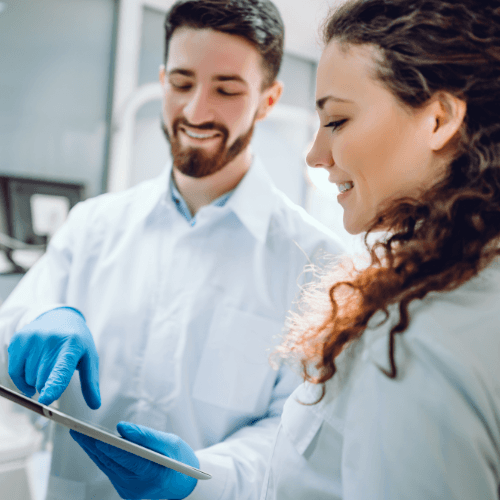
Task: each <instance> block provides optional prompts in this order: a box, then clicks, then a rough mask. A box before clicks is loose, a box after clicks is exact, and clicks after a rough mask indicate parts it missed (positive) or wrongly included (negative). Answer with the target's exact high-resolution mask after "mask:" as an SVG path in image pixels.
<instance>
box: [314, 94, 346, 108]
mask: <svg viewBox="0 0 500 500" xmlns="http://www.w3.org/2000/svg"><path fill="white" fill-rule="evenodd" d="M328 101H335V102H348V103H352V102H353V101H350V100H349V99H341V98H340V97H335V96H333V95H327V96H326V97H322V98H321V99H318V100H317V101H316V108H317V109H320V110H321V109H323V108H324V107H325V104H326V103H327V102H328Z"/></svg>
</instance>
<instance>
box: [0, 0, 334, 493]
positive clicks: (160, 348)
mask: <svg viewBox="0 0 500 500" xmlns="http://www.w3.org/2000/svg"><path fill="white" fill-rule="evenodd" d="M165 31H166V50H165V67H164V68H163V67H162V68H161V70H160V81H161V84H162V86H163V90H164V97H163V121H164V125H163V126H164V131H165V135H166V137H167V139H168V140H169V141H170V145H171V152H172V157H173V166H172V167H171V168H168V169H167V170H166V171H165V172H164V174H163V175H162V176H161V177H159V178H157V179H154V180H152V181H147V182H145V183H142V184H141V185H139V186H137V187H134V188H132V189H130V190H128V191H126V192H123V193H117V194H106V195H102V196H99V197H97V198H94V199H90V200H87V201H85V202H83V203H80V204H79V205H77V206H76V207H75V208H74V209H73V210H72V212H71V213H70V216H69V218H68V221H67V222H66V224H65V225H64V226H63V227H62V228H61V230H60V231H59V233H58V234H56V235H55V236H54V238H53V239H52V241H51V243H50V245H49V248H48V250H47V253H46V254H45V255H44V257H42V259H41V260H40V261H39V262H38V263H37V264H36V265H35V266H34V267H33V268H32V269H31V270H30V272H29V273H28V274H27V275H26V276H25V278H24V279H23V280H22V281H21V283H20V284H19V286H18V287H17V289H16V290H15V291H14V292H13V293H12V294H11V296H10V297H9V299H8V300H7V301H6V303H5V304H4V306H3V307H2V310H1V313H0V332H1V334H2V335H3V338H4V344H5V345H9V347H8V353H9V360H8V361H9V374H10V376H11V378H12V380H13V381H14V382H15V384H16V385H17V387H18V388H19V389H20V390H22V391H23V392H25V393H26V394H28V395H30V396H32V395H34V394H35V392H36V391H38V392H39V393H40V398H39V400H40V401H42V402H43V403H45V404H50V403H52V402H53V401H55V400H58V401H59V407H60V409H61V410H63V411H65V412H68V413H71V414H73V415H75V416H77V417H79V418H82V419H85V420H90V421H92V422H94V423H96V424H99V425H101V426H104V427H107V428H110V429H113V428H114V427H115V426H116V425H117V423H118V422H120V421H127V422H132V423H134V424H139V425H140V426H142V427H136V426H131V425H129V424H120V426H119V431H120V433H121V434H122V435H123V436H124V437H126V438H127V439H130V440H132V441H136V442H140V443H141V444H144V445H146V446H149V447H151V448H154V449H157V450H158V451H160V452H162V453H165V454H170V455H171V456H173V457H174V458H178V459H179V460H181V461H185V462H187V463H190V464H191V465H195V466H199V467H200V468H201V469H202V470H204V471H206V472H209V473H210V474H212V476H213V478H212V479H211V480H209V481H199V483H198V485H196V487H195V488H194V486H195V484H196V483H195V482H191V483H190V482H189V481H187V480H186V476H182V477H179V476H172V474H171V470H170V469H162V470H160V469H161V468H160V469H155V468H154V467H152V466H151V467H150V464H151V463H149V462H148V463H146V461H144V460H142V459H141V460H142V462H141V461H139V462H137V460H139V459H137V457H135V456H133V455H132V456H129V457H128V458H127V460H129V459H130V460H129V462H127V463H125V462H126V461H125V462H123V460H122V458H123V457H122V456H121V455H120V456H117V457H115V456H114V455H113V453H114V451H113V450H110V449H103V448H102V446H101V444H100V443H98V444H96V443H95V442H92V441H91V440H85V439H83V438H82V437H81V436H79V435H77V434H74V435H73V437H74V438H75V439H76V440H77V441H78V442H79V443H80V444H81V445H82V447H83V450H82V449H81V448H80V447H78V446H77V444H76V443H75V442H74V441H73V440H72V439H71V436H70V435H69V433H68V431H67V429H65V428H63V427H60V426H56V427H55V429H54V448H53V459H52V466H51V476H50V480H49V491H48V498H49V499H51V500H53V499H64V500H66V499H68V498H71V499H72V500H80V499H82V500H90V499H99V500H110V499H114V498H117V493H116V491H118V492H119V494H120V495H121V496H122V497H124V498H144V497H146V498H183V497H185V496H186V495H188V494H190V493H191V491H192V493H191V494H190V495H189V498H190V499H197V498H206V499H210V500H217V499H227V500H229V499H231V500H234V499H239V500H243V499H255V498H258V495H259V491H260V485H261V483H262V480H263V474H264V470H265V464H266V459H267V456H268V455H269V452H270V450H271V446H272V441H273V436H274V433H275V430H276V428H277V425H278V422H279V417H280V414H281V411H282V407H283V404H284V401H285V399H286V397H287V396H288V395H289V394H290V392H291V391H292V390H293V389H294V388H295V385H296V384H297V379H296V377H295V376H294V375H292V374H291V372H289V371H287V370H286V369H284V368H283V367H282V368H281V369H280V370H279V371H277V372H275V371H273V370H272V369H271V368H270V366H269V364H268V361H267V358H268V354H269V349H270V348H272V347H273V345H275V344H276V342H279V339H277V336H279V334H280V333H281V331H282V328H283V324H284V322H285V318H286V314H287V311H288V310H289V309H290V308H291V307H292V303H293V301H294V300H295V299H296V298H297V296H298V293H299V291H300V284H301V283H303V282H304V281H305V279H306V274H304V273H303V269H304V266H305V265H306V264H309V263H311V262H316V261H317V259H318V258H320V257H321V256H322V255H324V254H327V253H338V252H339V250H340V246H339V245H338V243H337V242H336V241H335V239H334V238H333V236H332V235H331V234H330V233H328V232H326V230H324V229H323V228H322V227H320V226H319V224H317V223H316V222H315V221H314V220H313V219H312V218H310V217H309V216H308V215H307V214H306V213H305V212H304V211H303V210H302V209H300V208H298V207H296V206H294V205H293V204H292V203H291V202H290V201H289V200H288V199H287V198H286V197H285V196H284V195H282V194H281V193H280V192H279V191H277V190H276V188H275V187H274V186H273V185H272V183H271V181H270V179H269V178H268V176H267V174H266V172H265V171H264V169H263V167H262V166H261V165H260V164H259V162H258V160H256V159H254V158H253V157H252V153H251V149H250V140H251V137H252V131H253V128H254V125H255V122H256V121H257V120H262V119H264V118H265V117H266V115H267V114H268V113H269V111H270V110H271V109H272V108H273V106H274V105H275V104H276V102H277V101H278V99H279V97H280V95H281V92H282V86H281V84H280V83H278V82H277V81H276V76H277V74H278V70H279V67H280V62H281V58H282V52H283V26H282V21H281V18H280V15H279V13H278V11H277V10H276V8H275V6H274V5H273V4H272V3H271V2H270V1H268V0H232V1H231V2H229V1H227V0H206V1H197V0H179V1H177V2H176V3H175V4H174V6H173V7H172V9H171V10H170V11H169V13H168V14H167V18H166V22H165ZM75 370H76V371H77V372H78V375H79V378H80V384H79V383H78V380H77V377H72V376H73V373H74V371H75ZM70 379H71V381H70ZM99 381H100V383H99ZM68 384H69V385H68ZM66 387H67V388H66ZM99 387H100V389H99ZM63 391H64V392H63ZM82 394H83V398H82ZM85 402H86V403H87V404H86V405H85ZM153 429H154V430H153ZM158 431H161V432H158ZM167 432H168V433H173V434H174V435H176V436H179V437H180V438H181V440H177V441H176V438H175V437H172V435H171V434H165V433H167ZM191 448H192V449H194V450H197V451H196V454H193V453H192V451H191ZM84 451H85V452H86V453H87V454H88V455H89V456H90V458H92V460H93V461H94V462H95V464H96V465H97V467H96V466H95V465H94V464H93V463H92V462H91V461H90V460H89V459H88V457H87V455H86V454H85V452H84ZM115 459H116V460H115ZM129 466H130V467H129ZM98 468H99V469H101V471H102V472H103V473H101V472H99V470H98ZM169 474H170V475H169ZM176 474H177V473H176ZM193 488H194V491H193ZM115 490H116V491H115Z"/></svg>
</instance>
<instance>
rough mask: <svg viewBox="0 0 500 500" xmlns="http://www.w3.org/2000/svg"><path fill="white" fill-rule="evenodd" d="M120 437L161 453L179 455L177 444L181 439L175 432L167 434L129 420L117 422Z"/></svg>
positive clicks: (169, 455) (174, 456)
mask: <svg viewBox="0 0 500 500" xmlns="http://www.w3.org/2000/svg"><path fill="white" fill-rule="evenodd" d="M116 428H117V430H118V432H119V433H120V435H121V436H122V437H124V438H125V439H128V440H129V441H132V442H134V443H137V444H140V445H141V446H145V447H146V448H150V449H151V450H154V451H157V452H158V453H161V454H162V455H166V456H168V457H170V458H175V459H176V457H177V456H178V455H179V453H178V450H179V445H180V442H181V441H182V440H181V439H180V438H179V437H178V436H176V435H175V434H167V433H166V432H160V431H157V430H155V429H150V428H149V427H145V426H143V425H136V424H131V423H130V422H119V423H118V425H117V426H116Z"/></svg>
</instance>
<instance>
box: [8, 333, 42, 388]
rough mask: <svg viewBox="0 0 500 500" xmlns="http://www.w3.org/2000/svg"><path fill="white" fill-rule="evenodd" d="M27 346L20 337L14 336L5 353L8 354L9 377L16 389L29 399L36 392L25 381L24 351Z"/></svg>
mask: <svg viewBox="0 0 500 500" xmlns="http://www.w3.org/2000/svg"><path fill="white" fill-rule="evenodd" d="M27 348H28V346H27V345H24V342H23V340H22V337H20V336H14V337H13V339H12V341H11V343H10V345H9V347H8V349H7V352H8V353H9V368H8V371H9V376H10V378H11V379H12V382H14V384H15V385H16V387H17V388H18V389H19V390H20V391H21V392H22V393H24V394H26V396H28V397H31V396H33V395H34V394H35V392H36V390H35V388H34V387H33V386H30V385H29V384H28V383H27V382H26V379H25V376H26V372H25V368H26V355H25V353H26V350H27Z"/></svg>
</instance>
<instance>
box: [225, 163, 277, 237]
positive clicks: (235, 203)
mask: <svg viewBox="0 0 500 500" xmlns="http://www.w3.org/2000/svg"><path fill="white" fill-rule="evenodd" d="M275 190H276V188H275V187H274V184H273V181H272V180H271V177H270V175H269V174H268V173H267V171H266V169H265V167H264V165H263V164H262V162H261V161H260V160H259V159H258V158H255V157H254V160H253V162H252V165H251V166H250V168H249V170H248V172H247V173H246V174H245V176H244V177H243V179H242V180H241V181H240V183H239V184H238V186H237V187H236V189H235V190H234V193H233V195H232V196H231V198H230V199H229V201H228V202H227V203H226V206H227V207H228V208H229V209H231V210H232V211H233V212H234V213H235V214H236V216H237V217H238V219H240V221H241V223H242V224H243V225H244V226H245V227H246V228H247V230H248V231H249V232H250V233H251V234H252V235H253V236H254V237H255V238H256V239H257V240H259V241H260V242H264V241H265V239H266V237H267V230H268V228H269V222H270V220H271V214H272V211H273V209H274V206H275V200H276V195H275Z"/></svg>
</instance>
